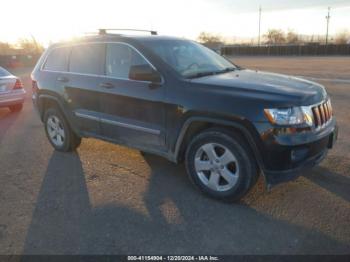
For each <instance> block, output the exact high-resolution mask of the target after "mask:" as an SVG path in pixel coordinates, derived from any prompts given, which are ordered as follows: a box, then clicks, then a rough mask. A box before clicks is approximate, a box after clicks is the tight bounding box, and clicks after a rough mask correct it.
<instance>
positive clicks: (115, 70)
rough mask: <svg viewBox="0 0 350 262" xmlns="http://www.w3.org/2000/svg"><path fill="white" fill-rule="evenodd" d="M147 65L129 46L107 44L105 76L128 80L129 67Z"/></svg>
mask: <svg viewBox="0 0 350 262" xmlns="http://www.w3.org/2000/svg"><path fill="white" fill-rule="evenodd" d="M147 64H148V63H147V61H146V60H145V59H144V58H143V57H142V56H141V55H140V54H139V53H137V52H136V51H135V50H134V49H133V48H131V47H130V46H128V45H125V44H107V56H106V74H107V75H108V76H113V77H118V78H126V79H128V78H129V71H130V67H131V66H134V65H147Z"/></svg>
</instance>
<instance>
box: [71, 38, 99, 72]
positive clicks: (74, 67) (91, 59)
mask: <svg viewBox="0 0 350 262" xmlns="http://www.w3.org/2000/svg"><path fill="white" fill-rule="evenodd" d="M104 65H105V45H104V44H84V45H79V46H73V47H72V53H71V56H70V64H69V71H70V72H72V73H81V74H94V75H103V74H104Z"/></svg>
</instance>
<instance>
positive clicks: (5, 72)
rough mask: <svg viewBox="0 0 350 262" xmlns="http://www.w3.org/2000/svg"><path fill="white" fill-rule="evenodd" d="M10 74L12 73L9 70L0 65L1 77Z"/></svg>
mask: <svg viewBox="0 0 350 262" xmlns="http://www.w3.org/2000/svg"><path fill="white" fill-rule="evenodd" d="M9 75H11V74H10V73H9V72H8V71H6V70H5V69H3V68H2V67H0V77H1V76H9Z"/></svg>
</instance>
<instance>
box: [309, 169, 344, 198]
mask: <svg viewBox="0 0 350 262" xmlns="http://www.w3.org/2000/svg"><path fill="white" fill-rule="evenodd" d="M349 172H350V170H349ZM304 177H306V178H307V179H309V180H310V181H311V182H313V183H315V184H317V185H319V186H320V187H322V188H324V189H326V190H328V191H330V192H332V193H333V194H335V195H337V196H339V197H341V198H343V199H344V200H346V201H348V202H350V190H349V188H350V178H349V177H346V176H344V175H341V174H338V173H336V172H332V171H330V170H329V169H327V168H324V167H321V166H318V167H315V168H314V169H313V170H312V172H309V173H308V174H304Z"/></svg>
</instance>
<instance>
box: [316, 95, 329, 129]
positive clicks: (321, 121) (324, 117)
mask: <svg viewBox="0 0 350 262" xmlns="http://www.w3.org/2000/svg"><path fill="white" fill-rule="evenodd" d="M311 110H312V114H313V117H314V125H315V128H321V127H323V126H324V125H326V124H327V123H328V122H329V121H330V120H331V118H332V115H333V111H332V106H331V103H330V101H329V100H327V101H326V102H322V103H321V104H318V105H315V106H313V107H312V108H311Z"/></svg>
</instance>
